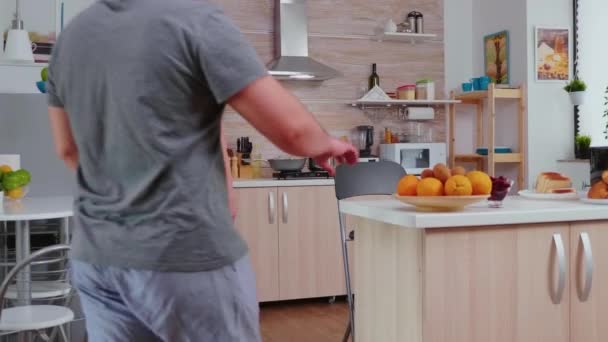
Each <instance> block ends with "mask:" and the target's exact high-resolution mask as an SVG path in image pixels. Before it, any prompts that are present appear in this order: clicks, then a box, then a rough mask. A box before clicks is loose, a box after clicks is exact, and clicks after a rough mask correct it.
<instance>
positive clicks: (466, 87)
mask: <svg viewBox="0 0 608 342" xmlns="http://www.w3.org/2000/svg"><path fill="white" fill-rule="evenodd" d="M462 91H463V92H464V93H468V92H470V91H473V83H472V82H465V83H463V84H462Z"/></svg>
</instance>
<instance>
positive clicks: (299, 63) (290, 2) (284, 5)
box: [268, 0, 342, 81]
mask: <svg viewBox="0 0 608 342" xmlns="http://www.w3.org/2000/svg"><path fill="white" fill-rule="evenodd" d="M276 10H277V14H276V17H275V18H276V29H275V30H276V35H275V48H276V51H277V57H276V58H275V59H274V60H273V61H272V62H270V63H269V64H268V69H269V70H270V75H272V76H274V77H275V78H277V79H280V80H302V81H325V80H328V79H331V78H335V77H339V76H342V74H341V73H340V72H339V71H337V70H335V69H333V68H331V67H328V66H327V65H324V64H322V63H320V62H318V61H316V60H314V59H312V58H311V57H310V56H309V55H308V18H307V11H306V0H277V3H276Z"/></svg>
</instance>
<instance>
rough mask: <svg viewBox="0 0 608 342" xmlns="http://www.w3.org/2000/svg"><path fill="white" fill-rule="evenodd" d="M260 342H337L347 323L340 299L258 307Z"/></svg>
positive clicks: (346, 313) (346, 309) (346, 311)
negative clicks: (259, 312) (260, 308)
mask: <svg viewBox="0 0 608 342" xmlns="http://www.w3.org/2000/svg"><path fill="white" fill-rule="evenodd" d="M261 322H262V323H261V324H262V340H263V341H264V342H341V341H342V337H343V336H344V331H345V329H346V324H347V322H348V306H347V304H346V302H345V300H344V299H342V300H341V299H338V300H337V301H336V302H335V303H334V304H329V303H328V300H327V299H318V300H317V299H315V300H311V301H298V302H283V303H271V304H262V310H261Z"/></svg>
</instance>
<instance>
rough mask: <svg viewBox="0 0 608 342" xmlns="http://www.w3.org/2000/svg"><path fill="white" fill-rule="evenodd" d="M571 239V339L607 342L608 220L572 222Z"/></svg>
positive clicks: (587, 341)
mask: <svg viewBox="0 0 608 342" xmlns="http://www.w3.org/2000/svg"><path fill="white" fill-rule="evenodd" d="M570 241H571V244H570V251H571V253H570V254H571V257H570V284H571V287H572V291H571V294H570V297H571V306H572V309H571V315H570V317H571V322H570V326H571V330H572V331H571V336H572V337H571V339H570V341H571V342H605V341H608V324H606V317H608V249H607V248H606V246H607V245H608V222H606V221H600V222H581V223H573V224H572V225H571V232H570ZM589 266H590V267H591V268H588V267H589ZM588 275H590V277H588ZM585 290H588V292H586V291H585Z"/></svg>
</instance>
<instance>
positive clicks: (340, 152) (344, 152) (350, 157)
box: [314, 138, 359, 176]
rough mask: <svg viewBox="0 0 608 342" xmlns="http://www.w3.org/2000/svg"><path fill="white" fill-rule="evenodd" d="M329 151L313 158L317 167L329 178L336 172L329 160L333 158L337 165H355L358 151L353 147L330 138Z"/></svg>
mask: <svg viewBox="0 0 608 342" xmlns="http://www.w3.org/2000/svg"><path fill="white" fill-rule="evenodd" d="M329 146H330V147H329V150H328V151H327V152H325V153H322V154H321V155H319V156H316V157H314V161H315V163H316V164H317V165H319V166H320V167H322V168H323V169H325V170H326V171H327V172H329V174H330V175H331V176H333V175H335V173H336V170H335V169H334V167H333V166H331V163H330V159H331V158H335V159H336V161H337V162H338V164H349V165H352V164H355V163H356V162H357V160H358V159H359V151H358V150H357V148H356V147H354V146H353V145H351V144H349V143H346V142H344V141H341V140H338V139H336V138H331V139H330V142H329Z"/></svg>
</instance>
